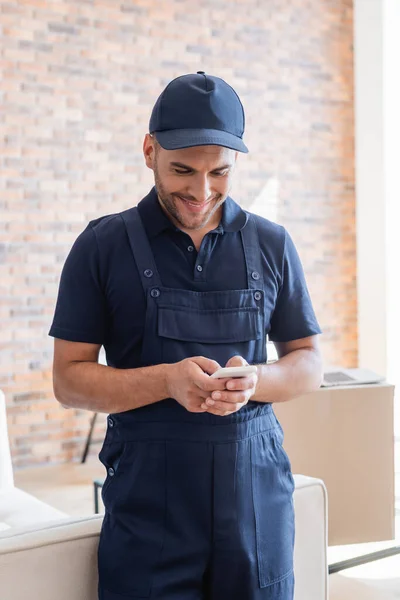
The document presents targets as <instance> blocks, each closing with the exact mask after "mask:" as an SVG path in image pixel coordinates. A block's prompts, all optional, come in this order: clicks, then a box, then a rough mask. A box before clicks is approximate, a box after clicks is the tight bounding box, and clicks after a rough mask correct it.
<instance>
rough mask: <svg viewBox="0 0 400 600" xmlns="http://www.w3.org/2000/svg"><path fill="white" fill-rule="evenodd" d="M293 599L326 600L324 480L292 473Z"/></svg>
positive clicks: (326, 540)
mask: <svg viewBox="0 0 400 600" xmlns="http://www.w3.org/2000/svg"><path fill="white" fill-rule="evenodd" d="M294 480H295V484H296V488H295V492H294V495H293V500H294V509H295V520H296V535H295V548H294V571H295V579H296V584H295V594H294V598H295V600H328V557H327V549H328V496H327V491H326V487H325V485H324V482H323V481H322V480H321V479H316V478H314V477H306V476H305V475H294Z"/></svg>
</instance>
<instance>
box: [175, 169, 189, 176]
mask: <svg viewBox="0 0 400 600" xmlns="http://www.w3.org/2000/svg"><path fill="white" fill-rule="evenodd" d="M174 172H175V173H176V174H177V175H189V173H190V171H181V170H180V169H174Z"/></svg>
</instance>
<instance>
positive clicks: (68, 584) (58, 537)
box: [0, 515, 103, 600]
mask: <svg viewBox="0 0 400 600" xmlns="http://www.w3.org/2000/svg"><path fill="white" fill-rule="evenodd" d="M102 520H103V517H102V516H101V515H95V516H93V517H86V518H81V519H71V518H68V519H63V520H60V521H57V522H52V523H48V524H47V525H44V526H42V527H41V528H40V529H38V528H37V527H36V529H35V528H29V529H26V528H24V529H23V528H18V527H15V528H12V529H9V530H6V531H4V532H2V533H1V534H0V589H1V590H3V592H4V594H5V596H4V597H7V600H26V598H40V600H55V598H57V600H71V599H72V598H73V599H74V600H97V547H98V541H99V533H100V529H101V523H102ZM3 592H2V593H3Z"/></svg>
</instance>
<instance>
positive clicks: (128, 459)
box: [98, 208, 294, 600]
mask: <svg viewBox="0 0 400 600" xmlns="http://www.w3.org/2000/svg"><path fill="white" fill-rule="evenodd" d="M122 218H123V219H124V223H125V226H126V230H127V234H128V237H129V242H130V246H131V249H132V252H133V256H134V259H135V262H136V265H137V267H138V269H139V273H140V276H141V281H142V285H143V288H144V291H145V294H146V301H147V311H146V319H145V328H144V337H143V346H142V365H143V366H148V365H155V364H160V363H175V362H178V361H180V360H182V359H184V358H189V357H191V356H206V357H207V358H211V359H214V360H216V361H218V363H219V364H220V365H221V366H225V364H226V362H227V361H228V360H229V358H231V357H232V356H233V355H236V354H239V355H241V356H243V357H244V358H245V359H246V360H247V361H248V362H249V364H259V363H265V362H266V335H265V320H264V283H263V271H262V264H261V252H260V247H259V242H258V234H257V228H256V224H255V221H253V218H252V216H251V215H250V216H249V218H248V221H247V223H246V225H245V226H244V228H243V229H242V230H241V237H242V243H243V250H244V255H245V260H246V267H247V274H248V284H247V289H240V290H225V291H213V292H201V291H200V292H199V291H189V290H180V289H171V288H167V287H164V286H163V284H162V281H161V279H160V276H159V274H158V272H157V267H156V264H155V261H154V258H153V254H152V251H151V248H150V244H149V242H148V239H147V236H146V233H145V230H144V227H143V225H142V222H141V219H140V216H139V213H138V210H137V209H136V208H133V209H129V210H127V211H125V212H124V213H122ZM132 394H140V390H132ZM282 441H283V432H282V428H281V426H280V424H279V422H278V420H277V418H276V417H275V415H274V412H273V410H272V405H271V404H270V403H260V402H249V403H248V405H246V406H245V407H243V408H242V409H241V410H240V411H238V412H236V413H234V414H232V415H228V416H226V417H220V416H216V415H212V414H209V413H190V412H188V411H187V410H186V409H185V408H184V407H183V406H181V405H180V404H179V403H178V402H176V401H175V400H174V399H171V398H170V399H166V400H163V401H161V402H156V403H154V404H151V405H148V406H144V407H142V408H138V409H136V410H131V411H127V412H124V413H118V414H112V415H109V417H108V425H107V433H106V437H105V441H104V444H103V447H102V450H101V452H100V455H99V457H100V460H101V462H102V463H103V464H104V466H105V467H106V469H107V478H106V480H105V483H104V486H103V490H102V497H103V501H104V505H105V517H104V522H103V527H102V532H101V536H100V543H99V552H98V561H99V600H136V599H139V598H151V599H155V598H157V599H160V600H161V599H162V600H225V599H226V600H261V599H262V600H292V599H293V591H294V575H293V547H294V511H293V490H294V481H293V476H292V474H291V468H290V463H289V459H288V457H287V455H286V453H285V451H284V449H283V448H282Z"/></svg>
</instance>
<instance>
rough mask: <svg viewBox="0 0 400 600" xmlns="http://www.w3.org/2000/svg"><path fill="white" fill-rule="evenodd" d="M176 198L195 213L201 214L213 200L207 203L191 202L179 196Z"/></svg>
mask: <svg viewBox="0 0 400 600" xmlns="http://www.w3.org/2000/svg"><path fill="white" fill-rule="evenodd" d="M176 197H177V198H178V199H179V200H180V201H181V202H182V203H183V204H184V205H185V207H186V208H187V209H188V210H190V211H191V212H194V213H201V212H203V210H204V209H205V207H206V206H208V204H210V202H211V200H207V202H201V203H199V202H190V200H185V198H182V196H179V194H176Z"/></svg>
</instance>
